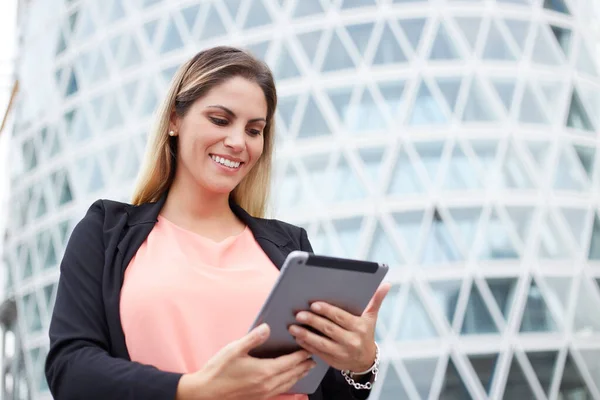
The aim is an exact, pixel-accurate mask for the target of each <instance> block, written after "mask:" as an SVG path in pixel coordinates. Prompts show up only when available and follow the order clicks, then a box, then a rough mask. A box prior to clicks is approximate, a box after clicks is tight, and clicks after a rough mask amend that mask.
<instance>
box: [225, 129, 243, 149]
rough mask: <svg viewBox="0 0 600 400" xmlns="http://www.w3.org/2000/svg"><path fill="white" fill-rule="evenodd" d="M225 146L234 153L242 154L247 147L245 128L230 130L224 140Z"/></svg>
mask: <svg viewBox="0 0 600 400" xmlns="http://www.w3.org/2000/svg"><path fill="white" fill-rule="evenodd" d="M224 143H225V146H226V147H228V148H230V149H231V150H232V151H233V152H236V153H240V152H241V151H242V150H244V147H245V146H246V131H245V127H242V128H239V127H234V128H233V129H230V130H229V132H228V134H227V136H226V137H225V140H224Z"/></svg>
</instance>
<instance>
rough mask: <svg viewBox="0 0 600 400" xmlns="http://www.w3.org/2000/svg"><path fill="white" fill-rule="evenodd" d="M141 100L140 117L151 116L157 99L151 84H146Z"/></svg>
mask: <svg viewBox="0 0 600 400" xmlns="http://www.w3.org/2000/svg"><path fill="white" fill-rule="evenodd" d="M141 98H142V104H141V106H140V115H141V116H147V115H151V114H152V113H153V112H154V110H155V109H156V105H157V104H158V97H157V95H156V91H155V89H154V85H153V84H152V82H148V84H147V86H146V89H145V90H144V92H143V94H142V97H141Z"/></svg>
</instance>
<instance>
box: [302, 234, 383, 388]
mask: <svg viewBox="0 0 600 400" xmlns="http://www.w3.org/2000/svg"><path fill="white" fill-rule="evenodd" d="M300 250H302V251H308V252H309V253H313V248H312V245H311V244H310V241H309V240H308V235H307V233H306V230H305V229H304V228H301V234H300ZM321 388H322V389H323V398H324V399H327V400H365V399H367V398H369V395H370V394H371V391H370V390H357V389H354V387H352V386H350V385H349V384H348V382H346V380H345V379H344V377H343V376H342V374H341V372H340V371H339V370H337V369H335V368H329V370H328V371H327V373H326V374H325V377H324V378H323V381H322V382H321Z"/></svg>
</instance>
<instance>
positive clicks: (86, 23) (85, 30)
mask: <svg viewBox="0 0 600 400" xmlns="http://www.w3.org/2000/svg"><path fill="white" fill-rule="evenodd" d="M117 3H119V2H117ZM82 12H83V16H82V17H81V20H80V22H79V26H78V27H77V34H76V37H77V39H79V40H81V41H83V40H84V39H87V38H89V37H90V36H92V35H93V34H94V33H95V32H96V26H95V23H94V20H95V18H93V17H92V16H91V13H92V11H91V10H90V8H88V7H84V8H83V10H82Z"/></svg>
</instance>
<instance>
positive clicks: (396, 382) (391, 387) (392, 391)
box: [379, 363, 410, 400]
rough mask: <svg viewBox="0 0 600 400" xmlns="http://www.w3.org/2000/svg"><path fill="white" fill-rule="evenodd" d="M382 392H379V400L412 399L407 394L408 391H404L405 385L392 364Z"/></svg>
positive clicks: (382, 384)
mask: <svg viewBox="0 0 600 400" xmlns="http://www.w3.org/2000/svg"><path fill="white" fill-rule="evenodd" d="M381 386H382V387H381V390H380V392H379V398H380V399H381V400H388V399H389V400H391V399H398V400H404V399H409V398H410V397H409V396H408V394H407V393H406V389H404V385H403V384H402V382H401V381H400V378H399V377H398V373H397V372H396V368H395V367H394V365H393V364H391V363H390V365H389V367H388V370H387V373H386V375H385V379H384V380H383V383H381Z"/></svg>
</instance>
